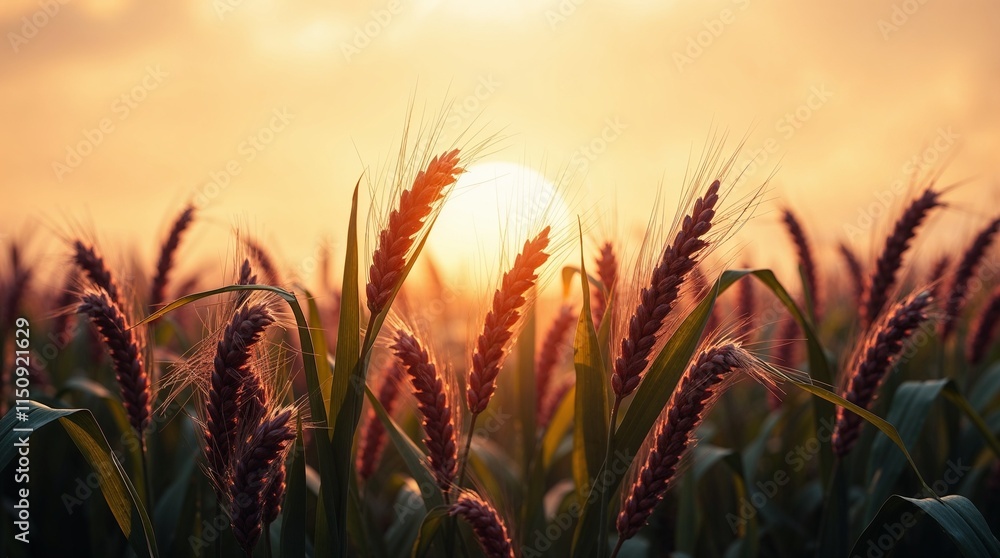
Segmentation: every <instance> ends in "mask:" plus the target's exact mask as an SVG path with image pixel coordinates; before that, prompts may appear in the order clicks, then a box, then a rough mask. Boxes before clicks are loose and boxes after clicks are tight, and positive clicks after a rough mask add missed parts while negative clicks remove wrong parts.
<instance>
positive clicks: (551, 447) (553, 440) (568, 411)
mask: <svg viewBox="0 0 1000 558" xmlns="http://www.w3.org/2000/svg"><path fill="white" fill-rule="evenodd" d="M575 411H576V386H573V387H571V388H569V390H568V391H567V392H566V395H564V396H563V399H562V401H560V402H559V406H558V407H556V412H555V413H553V414H552V418H551V419H550V420H549V424H548V426H547V427H546V429H545V434H543V435H542V463H543V465H544V469H543V471H548V470H549V467H551V466H552V460H553V458H554V457H555V455H556V450H558V449H559V446H560V445H562V441H563V436H565V435H566V431H567V430H568V429H569V427H570V426H571V425H572V424H573V416H574V415H573V413H574V412H575Z"/></svg>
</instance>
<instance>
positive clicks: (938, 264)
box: [927, 254, 951, 298]
mask: <svg viewBox="0 0 1000 558" xmlns="http://www.w3.org/2000/svg"><path fill="white" fill-rule="evenodd" d="M949 265H951V258H950V257H948V255H947V254H945V255H942V256H940V257H939V258H938V259H937V260H935V262H934V265H933V266H931V272H930V276H928V277H927V284H928V285H930V293H931V296H932V297H934V298H937V297H938V295H940V294H941V286H942V284H943V283H944V276H945V274H946V273H948V266H949Z"/></svg>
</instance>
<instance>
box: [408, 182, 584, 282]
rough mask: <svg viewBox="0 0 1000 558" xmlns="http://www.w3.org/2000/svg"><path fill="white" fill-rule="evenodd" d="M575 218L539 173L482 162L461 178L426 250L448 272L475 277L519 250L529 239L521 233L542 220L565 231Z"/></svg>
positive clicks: (447, 202)
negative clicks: (505, 256)
mask: <svg viewBox="0 0 1000 558" xmlns="http://www.w3.org/2000/svg"><path fill="white" fill-rule="evenodd" d="M571 219H572V216H571V214H570V211H569V209H568V208H567V206H566V202H565V200H564V199H563V196H562V195H561V194H560V192H559V190H558V189H557V188H556V187H555V185H554V184H553V183H552V182H551V181H550V180H549V179H547V178H546V177H545V176H543V175H542V174H541V173H539V172H537V171H535V170H533V169H531V168H528V167H526V166H524V165H521V164H518V163H510V162H486V163H480V164H476V165H472V166H471V167H469V168H468V169H467V171H466V172H465V173H464V174H462V176H461V177H459V180H458V184H456V185H455V190H454V191H453V192H452V194H451V196H450V197H449V198H448V200H447V201H446V203H445V205H444V208H443V209H442V210H441V214H440V216H439V217H438V220H437V222H436V223H435V224H434V229H433V231H432V232H431V235H430V238H429V239H428V241H427V248H428V250H430V254H431V257H432V258H433V259H434V262H435V263H436V264H438V265H439V266H440V268H441V271H442V272H443V273H445V274H447V276H449V277H452V278H454V279H455V280H461V279H466V278H470V277H476V276H478V275H481V273H482V271H483V270H484V269H493V270H496V265H497V262H498V260H499V256H500V254H503V253H507V254H512V253H516V252H517V250H519V249H520V246H519V245H518V244H519V243H523V242H524V240H525V238H524V236H525V235H524V234H520V233H523V232H524V231H526V230H529V228H530V227H531V226H532V225H537V224H539V222H540V221H542V220H544V221H546V224H549V225H551V226H552V228H553V229H561V228H563V227H566V226H568V225H569V224H570V221H571ZM484 266H486V267H484Z"/></svg>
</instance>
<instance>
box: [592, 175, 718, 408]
mask: <svg viewBox="0 0 1000 558" xmlns="http://www.w3.org/2000/svg"><path fill="white" fill-rule="evenodd" d="M718 202H719V181H718V180H716V181H715V182H712V184H711V186H709V187H708V190H707V191H706V192H705V195H704V196H702V197H700V198H698V199H697V200H696V201H695V203H694V207H693V208H692V210H691V213H690V214H688V215H687V216H685V217H684V222H683V224H682V226H681V229H680V231H678V232H677V236H676V238H675V239H674V242H673V243H672V244H670V245H668V246H667V247H666V249H665V250H664V252H663V257H662V258H661V259H660V262H659V264H657V266H656V267H655V268H654V269H653V275H652V277H651V278H650V282H649V285H648V286H647V287H645V288H643V289H642V293H641V294H640V296H639V304H638V305H637V306H636V308H635V310H634V311H633V312H632V315H631V317H630V318H629V322H628V333H627V335H626V336H625V338H624V339H622V340H621V345H620V351H619V356H618V358H616V359H615V364H614V373H613V374H612V376H611V387H612V389H614V392H615V407H616V408H617V407H618V405H619V404H620V402H621V400H622V399H623V398H625V397H626V396H628V395H629V394H631V393H632V392H633V391H635V388H637V387H639V380H640V379H641V376H642V373H643V372H644V371H645V370H646V366H647V365H648V364H649V355H650V353H651V352H652V350H653V345H655V344H656V339H657V336H658V335H659V333H660V329H661V328H662V327H663V323H664V320H665V319H666V317H667V315H668V314H669V313H670V311H671V310H672V309H673V307H674V304H676V302H677V299H678V296H679V294H680V288H681V286H682V285H683V283H684V279H685V278H686V277H687V275H688V273H690V272H691V270H692V269H694V266H695V264H696V263H697V258H698V255H699V253H700V252H702V251H703V250H704V249H705V248H707V247H708V241H707V240H705V239H704V237H705V236H706V235H707V234H708V232H709V231H710V230H711V228H712V219H713V218H714V217H715V206H716V204H717V203H718Z"/></svg>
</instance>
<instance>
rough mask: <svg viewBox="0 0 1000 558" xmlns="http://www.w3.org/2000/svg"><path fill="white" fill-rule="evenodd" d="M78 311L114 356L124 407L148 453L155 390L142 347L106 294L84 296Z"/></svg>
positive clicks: (116, 375)
mask: <svg viewBox="0 0 1000 558" xmlns="http://www.w3.org/2000/svg"><path fill="white" fill-rule="evenodd" d="M79 311H80V312H81V313H84V314H86V315H87V316H88V317H90V321H91V322H93V324H94V325H95V326H97V329H98V331H100V332H101V337H103V338H104V343H105V345H107V346H108V350H109V351H110V352H111V361H112V362H113V363H114V367H115V378H116V379H117V380H118V387H119V388H120V389H121V397H122V405H124V406H125V412H126V414H127V415H128V419H129V423H130V424H131V425H132V428H134V429H135V431H136V433H137V434H138V435H139V443H140V444H141V445H142V447H143V453H145V437H144V432H145V430H146V427H147V426H148V425H149V417H150V413H151V401H152V390H151V388H150V384H149V376H148V375H147V374H146V367H145V366H144V365H143V362H142V352H141V351H140V349H139V344H138V343H137V342H136V339H135V337H134V336H133V335H132V330H131V329H129V326H128V323H127V322H126V320H125V314H124V312H122V310H121V308H120V307H119V306H118V304H116V303H115V302H113V301H111V300H110V299H109V297H108V296H107V295H106V294H105V293H103V292H98V293H87V294H85V295H83V297H82V300H81V303H80V309H79Z"/></svg>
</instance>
